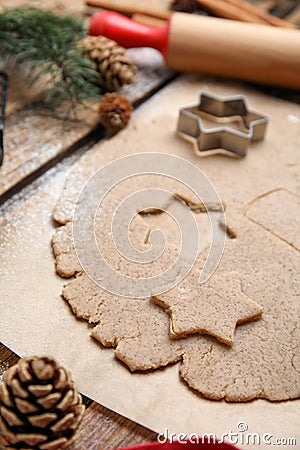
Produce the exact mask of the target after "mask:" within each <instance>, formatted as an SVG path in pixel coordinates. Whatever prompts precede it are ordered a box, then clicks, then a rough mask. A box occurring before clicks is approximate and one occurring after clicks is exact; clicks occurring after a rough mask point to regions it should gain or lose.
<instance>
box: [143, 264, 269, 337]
mask: <svg viewBox="0 0 300 450" xmlns="http://www.w3.org/2000/svg"><path fill="white" fill-rule="evenodd" d="M198 278H199V273H198V271H195V270H193V271H192V273H191V274H189V275H188V276H187V277H186V278H185V280H184V281H183V282H182V283H180V284H179V286H176V287H175V288H173V289H171V290H170V291H168V292H167V293H165V294H162V295H160V296H157V297H152V301H153V302H154V303H156V304H158V305H160V306H162V307H163V308H165V309H166V310H167V312H168V313H169V314H170V321H171V322H170V336H171V337H172V338H175V339H176V338H180V337H183V336H187V335H190V334H194V333H199V334H209V335H211V336H214V337H216V338H217V339H218V340H219V341H220V342H223V343H224V344H227V345H232V344H233V340H234V331H235V328H236V325H239V324H242V323H244V322H249V321H251V320H254V319H257V318H258V317H260V316H261V315H262V313H263V309H262V307H261V306H260V305H258V304H257V303H256V302H255V301H253V300H251V299H250V298H249V297H248V296H247V295H245V294H244V293H243V292H242V289H241V277H240V275H239V273H238V272H230V273H227V274H222V275H219V276H213V277H212V278H211V279H210V280H209V281H207V282H206V283H204V284H201V285H200V284H199V281H198Z"/></svg>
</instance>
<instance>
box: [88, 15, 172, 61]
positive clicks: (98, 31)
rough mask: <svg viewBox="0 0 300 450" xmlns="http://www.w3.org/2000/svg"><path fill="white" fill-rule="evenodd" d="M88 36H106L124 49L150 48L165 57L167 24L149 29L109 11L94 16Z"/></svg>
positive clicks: (167, 34) (167, 33)
mask: <svg viewBox="0 0 300 450" xmlns="http://www.w3.org/2000/svg"><path fill="white" fill-rule="evenodd" d="M89 33H90V35H92V36H99V35H102V36H106V37H107V38H109V39H113V40H114V41H116V42H117V43H118V44H120V45H122V47H125V48H132V47H152V48H155V49H156V50H159V51H160V52H161V53H162V55H163V56H164V57H165V55H166V53H167V48H168V36H169V22H167V23H166V25H163V26H161V27H149V26H147V25H144V24H141V23H138V22H135V21H134V20H131V19H128V17H125V16H122V15H121V14H118V13H115V12H111V11H101V12H98V13H96V14H94V15H93V16H92V17H91V21H90V30H89Z"/></svg>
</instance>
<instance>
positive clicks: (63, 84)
mask: <svg viewBox="0 0 300 450" xmlns="http://www.w3.org/2000/svg"><path fill="white" fill-rule="evenodd" d="M85 35H86V29H85V26H84V24H83V22H82V21H81V20H80V19H77V18H75V17H72V16H57V15H55V14H53V13H52V12H50V11H46V10H42V9H38V8H32V7H21V8H14V9H7V10H4V11H3V12H1V13H0V55H1V57H3V56H9V57H12V58H13V59H14V60H15V61H16V63H17V64H18V65H19V66H20V67H21V68H24V69H26V77H27V79H28V84H29V85H32V84H33V83H34V82H36V81H38V80H39V81H40V82H41V83H42V87H43V88H45V89H47V92H48V95H47V98H46V101H48V102H55V103H56V104H59V103H61V102H64V101H70V102H71V104H72V106H75V105H76V103H81V104H82V103H84V102H85V101H86V100H98V99H99V98H101V95H100V91H99V86H98V87H97V77H98V75H97V72H95V71H94V70H93V64H92V62H91V61H90V60H89V59H87V58H85V57H83V56H82V53H81V51H80V49H79V47H78V45H77V43H78V41H79V40H80V39H81V38H83V37H84V36H85Z"/></svg>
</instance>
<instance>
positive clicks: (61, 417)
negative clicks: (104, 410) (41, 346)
mask: <svg viewBox="0 0 300 450" xmlns="http://www.w3.org/2000/svg"><path fill="white" fill-rule="evenodd" d="M84 410H85V406H84V405H83V404H82V398H81V395H80V394H79V393H78V392H77V390H76V387H75V385H74V382H73V381H72V380H71V379H70V377H69V375H68V373H67V372H66V371H65V369H64V368H63V367H59V366H58V365H57V363H56V361H54V360H53V359H52V358H48V357H40V358H39V357H37V356H33V357H30V358H29V357H28V358H23V359H20V360H19V362H18V363H17V364H15V365H14V366H12V367H11V368H10V369H8V370H7V371H6V372H5V373H4V375H3V381H2V383H1V385H0V448H4V449H22V450H23V449H40V450H56V449H64V448H67V447H68V446H69V445H70V444H71V442H72V441H73V440H74V437H75V432H76V429H77V427H78V425H79V423H80V422H81V419H82V417H83V414H84Z"/></svg>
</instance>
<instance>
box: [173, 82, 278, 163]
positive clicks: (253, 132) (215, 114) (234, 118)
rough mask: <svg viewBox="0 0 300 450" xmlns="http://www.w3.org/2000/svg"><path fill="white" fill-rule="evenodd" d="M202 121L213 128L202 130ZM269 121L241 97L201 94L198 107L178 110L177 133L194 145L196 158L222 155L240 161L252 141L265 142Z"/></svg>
mask: <svg viewBox="0 0 300 450" xmlns="http://www.w3.org/2000/svg"><path fill="white" fill-rule="evenodd" d="M203 119H206V120H208V121H209V122H213V123H214V124H216V126H214V127H213V128H205V127H204V125H203ZM268 122H269V116H267V115H266V114H262V113H261V112H258V111H254V110H253V109H250V108H249V106H248V102H247V98H246V97H245V96H244V95H232V96H230V97H218V96H216V95H212V94H210V93H208V92H204V91H202V92H200V96H199V103H198V105H196V106H188V107H185V108H181V109H180V111H179V119H178V124H177V134H178V135H179V136H180V137H182V138H183V139H186V140H188V141H191V142H192V143H193V146H194V150H195V153H196V154H197V155H198V156H206V155H214V154H219V153H221V154H225V155H228V156H231V157H234V158H240V157H243V156H245V155H246V154H247V150H248V147H249V145H250V143H251V142H254V141H260V140H262V139H264V136H265V131H266V127H267V124H268ZM228 123H231V124H235V128H236V129H235V128H232V127H229V126H226V124H228Z"/></svg>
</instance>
